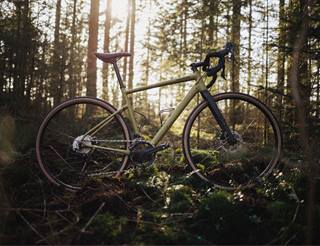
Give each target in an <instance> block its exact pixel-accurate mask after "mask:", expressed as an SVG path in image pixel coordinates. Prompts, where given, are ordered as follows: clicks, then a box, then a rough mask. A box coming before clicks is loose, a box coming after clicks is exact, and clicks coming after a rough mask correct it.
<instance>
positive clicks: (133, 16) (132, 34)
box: [128, 0, 136, 103]
mask: <svg viewBox="0 0 320 246" xmlns="http://www.w3.org/2000/svg"><path fill="white" fill-rule="evenodd" d="M130 17H131V20H130V53H131V56H130V60H129V78H128V89H129V90H130V89H132V87H133V76H134V72H133V69H134V45H135V24H136V1H135V0H131V16H130ZM130 102H131V103H132V97H130Z"/></svg>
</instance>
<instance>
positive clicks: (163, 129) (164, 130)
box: [151, 83, 199, 146]
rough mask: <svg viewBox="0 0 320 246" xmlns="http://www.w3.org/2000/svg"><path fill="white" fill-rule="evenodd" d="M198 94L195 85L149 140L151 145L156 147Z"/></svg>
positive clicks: (196, 85)
mask: <svg viewBox="0 0 320 246" xmlns="http://www.w3.org/2000/svg"><path fill="white" fill-rule="evenodd" d="M198 92H199V89H198V83H196V84H195V85H194V86H192V88H191V89H190V91H189V92H188V94H187V95H186V96H185V97H184V98H183V100H182V101H181V102H180V103H179V104H178V106H177V108H176V109H175V110H174V111H173V112H172V114H171V115H170V116H169V118H168V119H167V120H166V122H165V123H164V125H163V126H162V127H161V128H160V129H159V131H158V132H157V133H156V135H155V136H154V137H153V139H152V140H151V144H153V145H154V146H156V145H157V144H158V143H159V142H160V141H161V139H162V138H163V136H164V135H165V134H166V133H167V132H168V130H169V129H170V127H171V126H172V124H173V123H174V122H175V121H176V119H177V118H178V117H179V116H180V115H181V113H182V111H183V110H184V109H185V108H186V107H187V106H188V104H189V102H190V101H191V100H192V99H193V97H194V96H195V95H196V94H197V93H198Z"/></svg>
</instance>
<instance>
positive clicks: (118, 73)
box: [112, 62, 125, 89]
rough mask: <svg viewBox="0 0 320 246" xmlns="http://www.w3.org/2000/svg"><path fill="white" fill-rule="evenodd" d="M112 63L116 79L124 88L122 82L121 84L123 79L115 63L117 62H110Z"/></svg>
mask: <svg viewBox="0 0 320 246" xmlns="http://www.w3.org/2000/svg"><path fill="white" fill-rule="evenodd" d="M112 65H113V68H114V71H115V72H116V75H117V79H118V82H119V84H120V88H121V89H122V88H125V86H124V84H123V80H122V78H121V74H120V71H119V67H118V65H117V62H114V63H112Z"/></svg>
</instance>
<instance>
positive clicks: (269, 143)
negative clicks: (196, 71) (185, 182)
mask: <svg viewBox="0 0 320 246" xmlns="http://www.w3.org/2000/svg"><path fill="white" fill-rule="evenodd" d="M213 99H214V101H215V102H216V103H217V105H218V108H219V110H220V111H221V113H222V115H223V117H224V118H225V121H226V123H227V125H228V126H229V128H230V130H231V132H232V133H233V135H234V137H235V139H236V140H237V143H236V144H232V145H231V144H229V143H228V141H227V135H226V133H225V132H222V130H221V128H220V127H219V125H218V123H217V121H216V120H215V118H214V117H213V115H212V113H211V111H210V109H209V107H208V103H207V102H206V101H203V102H202V103H200V104H199V105H198V106H197V107H196V108H195V109H194V110H193V111H192V113H191V114H190V116H189V118H188V119H187V122H186V125H185V127H184V131H183V150H184V156H185V159H186V160H187V162H188V163H189V164H190V166H191V168H192V169H193V172H194V173H195V174H197V175H198V176H199V177H200V178H202V179H203V180H205V181H207V182H210V183H211V184H213V185H214V186H216V187H217V188H223V189H236V188H241V187H247V186H248V185H251V184H254V183H255V181H257V180H260V179H261V178H263V177H265V176H267V175H268V174H270V173H271V171H272V170H273V169H274V168H275V166H276V164H277V163H278V161H279V159H280V154H281V145H282V138H281V131H280V128H279V125H278V123H277V121H276V119H275V117H274V115H273V114H272V113H271V111H270V110H269V109H268V108H267V107H266V106H265V105H264V104H263V103H261V102H260V101H259V100H257V99H255V98H253V97H251V96H249V95H246V94H242V93H222V94H218V95H215V96H213Z"/></svg>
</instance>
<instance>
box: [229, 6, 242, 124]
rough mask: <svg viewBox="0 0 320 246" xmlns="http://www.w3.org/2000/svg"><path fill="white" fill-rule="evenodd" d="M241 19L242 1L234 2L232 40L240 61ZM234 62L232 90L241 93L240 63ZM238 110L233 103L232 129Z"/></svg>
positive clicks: (236, 55) (232, 67)
mask: <svg viewBox="0 0 320 246" xmlns="http://www.w3.org/2000/svg"><path fill="white" fill-rule="evenodd" d="M240 18H241V1H239V0H232V27H231V40H232V42H233V43H234V44H235V45H236V49H235V57H236V58H237V59H238V60H239V61H240V59H239V54H240V22H241V20H240ZM239 61H238V62H236V61H232V66H231V90H232V91H234V92H238V91H239V87H240V86H239V75H240V62H239ZM235 108H236V102H235V100H233V101H232V105H231V115H232V117H231V125H232V129H233V130H234V128H235V122H236V119H235V117H236V116H235V114H234V110H235Z"/></svg>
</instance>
